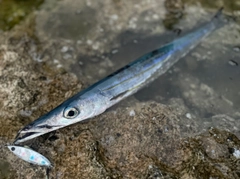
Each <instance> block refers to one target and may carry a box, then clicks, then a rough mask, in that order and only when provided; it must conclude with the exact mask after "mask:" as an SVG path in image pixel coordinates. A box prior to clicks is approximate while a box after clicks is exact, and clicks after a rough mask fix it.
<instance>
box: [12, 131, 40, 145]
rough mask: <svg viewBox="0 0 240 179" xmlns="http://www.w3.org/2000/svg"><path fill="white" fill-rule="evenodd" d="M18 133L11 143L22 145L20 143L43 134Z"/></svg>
mask: <svg viewBox="0 0 240 179" xmlns="http://www.w3.org/2000/svg"><path fill="white" fill-rule="evenodd" d="M22 134H23V133H18V134H17V136H16V138H15V141H14V142H13V144H19V143H22V142H25V141H28V140H30V139H33V138H35V137H38V136H40V135H43V133H41V132H28V133H25V134H23V135H22Z"/></svg>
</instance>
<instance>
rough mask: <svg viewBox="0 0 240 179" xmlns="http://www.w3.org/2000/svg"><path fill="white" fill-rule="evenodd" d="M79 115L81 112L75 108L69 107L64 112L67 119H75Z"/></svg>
mask: <svg viewBox="0 0 240 179" xmlns="http://www.w3.org/2000/svg"><path fill="white" fill-rule="evenodd" d="M78 114H79V111H78V110H77V108H74V107H67V108H66V109H65V110H64V112H63V116H64V117H65V118H67V119H73V118H75V117H76V116H77V115H78Z"/></svg>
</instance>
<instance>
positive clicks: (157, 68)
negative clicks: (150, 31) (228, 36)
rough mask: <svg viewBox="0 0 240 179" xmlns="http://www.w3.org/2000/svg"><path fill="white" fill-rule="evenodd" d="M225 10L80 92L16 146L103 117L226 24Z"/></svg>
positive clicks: (35, 124) (36, 124)
mask: <svg viewBox="0 0 240 179" xmlns="http://www.w3.org/2000/svg"><path fill="white" fill-rule="evenodd" d="M223 19H224V18H223V15H222V9H220V10H219V11H218V12H217V13H216V15H215V16H214V17H213V18H212V19H211V20H210V21H208V22H206V23H205V24H203V25H202V26H201V27H199V28H198V29H196V30H193V31H192V32H190V33H188V34H186V35H183V36H182V37H179V38H178V39H175V40H173V41H172V42H170V43H167V44H166V45H163V46H162V47H161V48H159V49H156V50H153V51H151V52H149V53H147V54H145V55H143V56H142V57H140V58H138V59H137V60H135V61H133V62H131V63H129V64H128V65H126V66H125V67H123V68H121V69H119V70H118V71H116V72H114V73H112V74H110V75H109V76H107V77H105V78H104V79H102V80H100V81H98V82H97V83H95V84H93V85H91V86H90V87H88V88H87V89H85V90H83V91H80V92H79V93H77V94H75V95H74V96H72V97H71V98H69V99H67V100H66V101H64V102H63V103H62V104H60V105H59V106H57V107H56V108H55V109H53V110H51V111H50V112H48V113H47V114H45V115H43V116H41V117H40V118H38V119H36V120H35V121H33V122H31V123H30V124H28V125H26V126H25V127H23V128H22V129H21V130H20V131H19V132H18V134H17V137H16V140H15V142H14V143H15V144H18V143H21V142H25V141H28V140H30V139H33V138H35V137H38V136H40V135H43V134H46V133H48V132H51V131H55V130H57V129H60V128H63V127H66V126H69V125H71V124H75V123H77V122H80V121H83V120H85V119H89V118H92V117H94V116H97V115H99V114H101V113H103V112H104V111H105V110H106V109H108V108H109V107H111V106H113V105H114V104H116V103H118V102H119V101H121V100H123V99H124V98H126V97H128V96H130V95H132V94H134V93H136V92H137V91H138V90H139V89H141V88H142V87H144V86H146V85H147V84H149V83H150V82H152V81H153V80H154V79H156V78H157V77H158V76H160V75H162V74H163V73H165V72H166V71H167V70H168V69H169V68H170V67H171V66H173V64H175V63H176V62H177V61H178V60H179V59H180V58H182V57H184V56H185V55H186V54H187V53H188V52H189V51H190V50H191V49H193V48H194V47H196V46H197V45H198V44H199V43H200V41H201V40H202V39H204V38H205V37H207V36H208V35H209V34H211V33H212V32H213V31H214V30H216V29H218V28H219V27H221V26H222V25H221V24H223V22H224V21H223Z"/></svg>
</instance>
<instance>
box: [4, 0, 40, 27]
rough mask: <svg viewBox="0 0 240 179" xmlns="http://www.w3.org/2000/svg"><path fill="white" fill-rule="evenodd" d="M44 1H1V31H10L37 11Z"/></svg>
mask: <svg viewBox="0 0 240 179" xmlns="http://www.w3.org/2000/svg"><path fill="white" fill-rule="evenodd" d="M43 2H44V0H36V1H31V0H25V1H24V0H2V1H0V29H1V30H3V31H6V30H10V29H11V28H13V27H14V26H15V25H16V24H19V23H20V22H21V21H22V20H24V19H25V18H26V17H27V15H28V14H30V13H31V12H33V11H34V10H36V9H37V8H38V7H39V6H40V5H41V4H42V3H43Z"/></svg>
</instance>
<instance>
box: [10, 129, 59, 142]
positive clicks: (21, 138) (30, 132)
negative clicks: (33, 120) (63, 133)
mask: <svg viewBox="0 0 240 179" xmlns="http://www.w3.org/2000/svg"><path fill="white" fill-rule="evenodd" d="M61 127H62V126H46V125H45V126H43V125H42V126H38V127H36V126H35V127H33V126H30V125H28V126H26V127H24V128H23V129H21V130H20V131H19V132H18V134H17V136H16V138H15V141H14V144H19V143H22V142H25V141H28V140H30V139H34V138H36V137H38V136H40V135H43V134H46V133H49V132H51V131H54V130H57V129H59V128H61Z"/></svg>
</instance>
